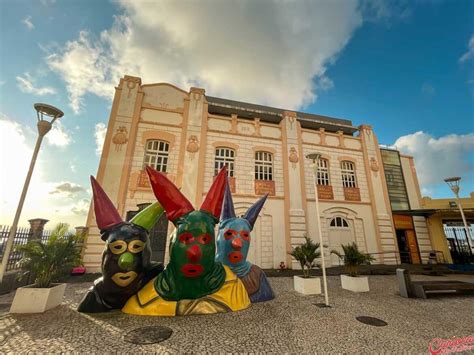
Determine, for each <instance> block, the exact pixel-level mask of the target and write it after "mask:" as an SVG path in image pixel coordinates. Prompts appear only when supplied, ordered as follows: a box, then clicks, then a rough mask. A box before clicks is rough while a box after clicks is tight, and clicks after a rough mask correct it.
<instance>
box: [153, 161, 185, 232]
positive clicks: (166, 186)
mask: <svg viewBox="0 0 474 355" xmlns="http://www.w3.org/2000/svg"><path fill="white" fill-rule="evenodd" d="M146 172H147V173H148V177H149V179H150V184H151V188H152V189H153V193H154V194H155V197H156V199H157V200H158V202H160V204H161V205H162V206H163V208H164V209H165V211H166V216H167V217H168V219H169V220H170V221H171V222H173V223H174V221H175V220H176V219H178V218H179V217H181V216H184V215H185V214H186V213H189V212H191V211H194V207H193V205H191V202H189V201H188V199H187V198H186V197H185V196H184V195H183V194H182V193H181V191H179V189H178V188H177V187H176V186H175V185H174V184H173V183H172V182H171V181H170V180H169V179H168V178H167V177H166V175H165V174H163V173H160V172H159V171H156V170H155V169H153V168H151V167H149V166H147V167H146Z"/></svg>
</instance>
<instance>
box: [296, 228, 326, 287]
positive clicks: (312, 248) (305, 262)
mask: <svg viewBox="0 0 474 355" xmlns="http://www.w3.org/2000/svg"><path fill="white" fill-rule="evenodd" d="M304 238H305V242H304V243H303V244H301V245H298V246H297V247H296V248H293V250H292V251H291V253H289V254H290V255H291V256H292V257H294V258H295V259H296V260H297V261H299V263H300V265H301V269H302V270H303V277H304V278H305V279H307V278H309V277H310V274H309V273H310V270H311V269H312V268H314V267H319V264H317V263H316V262H315V260H316V259H317V258H319V257H320V256H321V252H320V251H319V250H318V249H319V243H314V242H313V241H312V240H311V238H309V237H308V236H306V235H305V236H304Z"/></svg>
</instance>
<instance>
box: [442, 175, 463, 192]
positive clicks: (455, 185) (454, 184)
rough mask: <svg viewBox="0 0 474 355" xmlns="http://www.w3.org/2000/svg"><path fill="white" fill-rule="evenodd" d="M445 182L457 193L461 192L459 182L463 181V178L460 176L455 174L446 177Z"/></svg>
mask: <svg viewBox="0 0 474 355" xmlns="http://www.w3.org/2000/svg"><path fill="white" fill-rule="evenodd" d="M444 182H445V183H446V184H448V186H449V187H450V188H451V191H453V192H454V193H455V194H458V193H459V183H460V182H461V178H460V177H459V176H453V177H449V178H446V179H444Z"/></svg>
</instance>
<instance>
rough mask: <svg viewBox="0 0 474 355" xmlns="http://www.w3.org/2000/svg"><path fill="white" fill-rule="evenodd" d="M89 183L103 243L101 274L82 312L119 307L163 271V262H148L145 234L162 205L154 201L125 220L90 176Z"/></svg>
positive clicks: (87, 297)
mask: <svg viewBox="0 0 474 355" xmlns="http://www.w3.org/2000/svg"><path fill="white" fill-rule="evenodd" d="M91 184H92V192H93V195H94V211H95V216H96V221H97V226H98V227H99V229H100V233H101V239H102V240H103V241H105V242H106V246H105V250H104V252H103V254H102V277H100V278H98V279H97V280H95V282H94V286H93V287H92V288H91V289H90V290H89V291H88V292H87V294H86V295H85V296H84V298H83V299H82V301H81V303H80V304H79V307H78V311H79V312H84V313H97V312H106V311H110V310H113V309H121V308H122V307H123V306H124V305H125V303H126V302H127V300H128V299H129V298H130V297H131V296H132V295H134V294H136V293H137V292H138V290H140V289H141V288H142V287H143V285H145V284H146V283H147V282H148V281H149V280H151V279H152V278H154V277H155V276H157V275H158V274H159V273H160V272H161V271H163V264H161V263H152V262H151V247H150V240H149V237H148V232H149V231H150V230H151V228H152V227H153V226H154V224H155V223H156V222H157V221H158V219H159V218H160V216H161V215H162V214H163V212H164V209H163V208H162V207H161V205H160V204H159V203H158V202H155V203H153V204H151V205H150V206H148V207H147V208H146V209H144V210H143V211H141V212H140V213H138V214H137V215H136V216H135V217H134V218H133V219H132V220H131V221H130V222H124V221H123V220H122V218H121V217H120V215H119V213H118V211H117V210H116V209H115V207H114V205H113V203H112V201H110V199H109V198H108V197H107V195H106V193H105V192H104V190H103V189H102V187H101V186H100V185H99V183H98V182H97V181H96V180H95V179H94V178H93V177H92V176H91Z"/></svg>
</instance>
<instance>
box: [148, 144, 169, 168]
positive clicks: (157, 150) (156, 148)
mask: <svg viewBox="0 0 474 355" xmlns="http://www.w3.org/2000/svg"><path fill="white" fill-rule="evenodd" d="M169 148H170V144H169V143H168V142H165V141H160V140H156V139H151V140H147V141H146V145H145V159H144V162H143V167H144V168H145V166H147V165H149V166H151V167H152V168H155V169H156V170H158V171H161V172H163V173H166V169H167V167H168V151H169Z"/></svg>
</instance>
